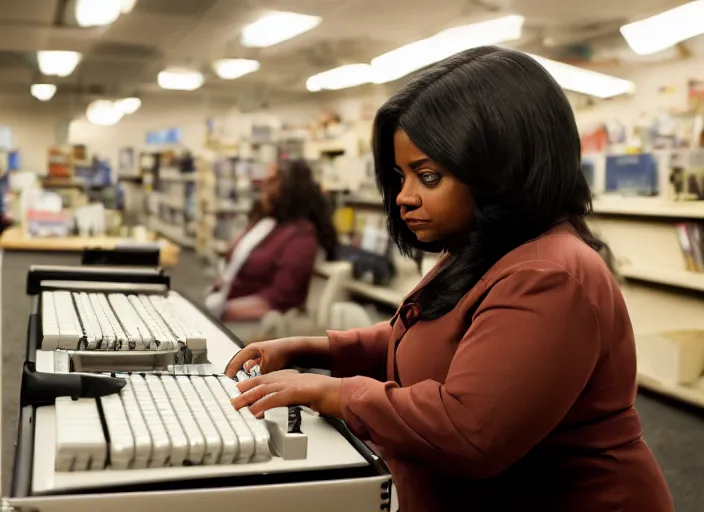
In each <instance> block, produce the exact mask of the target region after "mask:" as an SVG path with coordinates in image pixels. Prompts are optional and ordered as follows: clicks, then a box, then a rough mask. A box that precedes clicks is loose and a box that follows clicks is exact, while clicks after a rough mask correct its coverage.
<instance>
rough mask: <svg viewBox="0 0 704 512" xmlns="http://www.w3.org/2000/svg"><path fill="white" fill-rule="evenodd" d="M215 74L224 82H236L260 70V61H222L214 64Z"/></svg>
mask: <svg viewBox="0 0 704 512" xmlns="http://www.w3.org/2000/svg"><path fill="white" fill-rule="evenodd" d="M213 69H215V73H217V75H218V76H219V77H220V78H222V79H223V80H234V79H236V78H240V77H241V76H244V75H248V74H249V73H254V72H255V71H257V70H258V69H259V61H256V60H249V59H221V60H218V61H215V62H214V63H213Z"/></svg>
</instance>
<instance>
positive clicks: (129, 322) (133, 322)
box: [108, 293, 149, 350]
mask: <svg viewBox="0 0 704 512" xmlns="http://www.w3.org/2000/svg"><path fill="white" fill-rule="evenodd" d="M108 301H109V302H110V305H111V306H112V309H113V311H114V312H115V316H116V317H117V319H118V321H119V322H120V324H121V325H122V330H123V331H125V334H127V340H128V341H129V348H130V350H144V349H145V345H146V346H147V347H148V345H149V335H148V333H147V328H146V327H145V326H144V323H142V321H141V320H140V319H139V315H137V312H136V311H135V310H134V308H133V307H132V305H131V304H130V301H129V300H127V297H126V296H125V295H123V294H121V293H111V294H109V295H108Z"/></svg>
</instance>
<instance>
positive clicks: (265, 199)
mask: <svg viewBox="0 0 704 512" xmlns="http://www.w3.org/2000/svg"><path fill="white" fill-rule="evenodd" d="M278 192H279V170H278V167H277V166H276V164H272V165H270V166H269V169H268V172H267V175H266V177H265V178H264V182H263V183H262V206H263V207H264V210H265V211H266V212H268V213H271V212H272V211H273V210H274V205H275V204H276V196H277V194H278Z"/></svg>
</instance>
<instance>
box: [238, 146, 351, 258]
mask: <svg viewBox="0 0 704 512" xmlns="http://www.w3.org/2000/svg"><path fill="white" fill-rule="evenodd" d="M252 213H253V215H254V216H255V217H258V216H260V215H261V213H262V209H261V203H258V204H256V205H255V207H254V210H253V212H252ZM271 215H272V217H274V218H275V219H276V220H277V221H279V222H290V221H294V220H300V219H306V220H308V221H309V222H311V223H312V224H313V225H314V226H315V230H316V232H317V235H318V243H319V244H320V246H321V247H322V248H323V250H324V251H325V255H326V257H327V259H328V260H332V259H335V257H336V253H337V231H336V230H335V226H334V225H333V222H332V206H331V205H330V203H329V201H328V200H327V198H326V197H325V195H324V194H323V191H322V190H321V189H320V186H318V184H317V183H316V182H315V181H314V180H313V173H312V172H311V169H310V167H309V166H308V164H307V163H306V162H305V160H300V159H298V160H282V161H281V162H279V163H278V187H277V192H276V197H275V198H274V205H273V211H272V212H271Z"/></svg>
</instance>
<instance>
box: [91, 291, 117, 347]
mask: <svg viewBox="0 0 704 512" xmlns="http://www.w3.org/2000/svg"><path fill="white" fill-rule="evenodd" d="M88 300H89V301H90V304H91V307H92V308H93V312H94V313H95V317H96V319H97V320H98V324H99V325H100V332H101V335H102V337H103V339H102V342H101V343H100V346H99V347H98V348H100V349H101V350H113V349H114V348H115V339H116V337H115V331H113V328H112V324H111V323H110V320H108V317H107V315H106V314H105V311H103V305H102V303H101V302H100V299H99V296H98V294H97V293H90V294H88Z"/></svg>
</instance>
